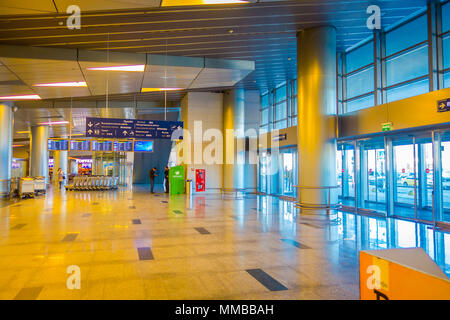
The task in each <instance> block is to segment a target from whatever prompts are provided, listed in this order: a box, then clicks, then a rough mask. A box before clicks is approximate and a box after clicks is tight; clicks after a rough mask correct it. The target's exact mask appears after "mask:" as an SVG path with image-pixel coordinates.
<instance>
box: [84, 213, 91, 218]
mask: <svg viewBox="0 0 450 320" xmlns="http://www.w3.org/2000/svg"><path fill="white" fill-rule="evenodd" d="M90 216H91V214H90V213H85V214H83V215H82V217H83V218H87V217H90Z"/></svg>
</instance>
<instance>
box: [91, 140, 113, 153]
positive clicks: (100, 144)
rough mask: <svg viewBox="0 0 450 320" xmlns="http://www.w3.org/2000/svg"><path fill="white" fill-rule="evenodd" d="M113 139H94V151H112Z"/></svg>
mask: <svg viewBox="0 0 450 320" xmlns="http://www.w3.org/2000/svg"><path fill="white" fill-rule="evenodd" d="M112 148H113V142H112V141H92V151H112Z"/></svg>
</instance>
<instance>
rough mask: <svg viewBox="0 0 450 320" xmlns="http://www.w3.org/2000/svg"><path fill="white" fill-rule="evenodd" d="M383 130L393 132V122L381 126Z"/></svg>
mask: <svg viewBox="0 0 450 320" xmlns="http://www.w3.org/2000/svg"><path fill="white" fill-rule="evenodd" d="M381 129H382V130H383V131H391V130H392V122H386V123H382V124H381Z"/></svg>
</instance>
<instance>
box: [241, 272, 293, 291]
mask: <svg viewBox="0 0 450 320" xmlns="http://www.w3.org/2000/svg"><path fill="white" fill-rule="evenodd" d="M246 271H247V272H248V273H249V274H250V275H251V276H252V277H253V278H255V279H256V280H258V281H259V282H260V283H261V284H262V285H263V286H264V287H266V288H267V289H269V290H270V291H282V290H288V288H286V287H285V286H284V285H283V284H282V283H280V282H278V281H277V280H275V279H274V278H272V277H271V276H270V275H268V274H267V273H265V272H264V271H263V270H262V269H248V270H246Z"/></svg>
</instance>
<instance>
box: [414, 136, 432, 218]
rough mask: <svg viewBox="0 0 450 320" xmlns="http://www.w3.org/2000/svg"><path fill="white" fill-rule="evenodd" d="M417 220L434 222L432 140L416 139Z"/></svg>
mask: <svg viewBox="0 0 450 320" xmlns="http://www.w3.org/2000/svg"><path fill="white" fill-rule="evenodd" d="M415 148H416V149H415V155H416V179H417V182H416V190H417V192H416V194H417V219H419V220H425V221H433V146H432V143H431V137H430V138H428V137H427V138H416V145H415Z"/></svg>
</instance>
